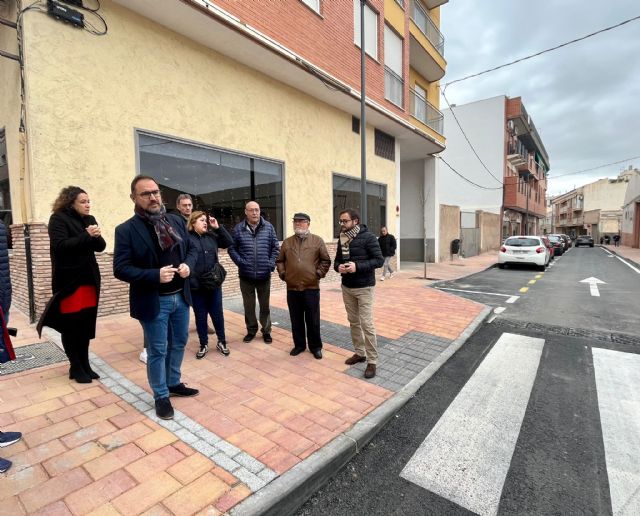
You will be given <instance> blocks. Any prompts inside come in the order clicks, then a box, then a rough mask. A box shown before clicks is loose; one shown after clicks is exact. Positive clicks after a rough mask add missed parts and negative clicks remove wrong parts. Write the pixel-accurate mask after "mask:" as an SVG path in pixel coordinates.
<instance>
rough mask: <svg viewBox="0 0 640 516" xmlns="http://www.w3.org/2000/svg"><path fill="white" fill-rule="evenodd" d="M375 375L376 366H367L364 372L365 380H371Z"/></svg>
mask: <svg viewBox="0 0 640 516" xmlns="http://www.w3.org/2000/svg"><path fill="white" fill-rule="evenodd" d="M375 375H376V365H375V364H367V368H366V369H365V370H364V377H365V378H373V377H374V376H375Z"/></svg>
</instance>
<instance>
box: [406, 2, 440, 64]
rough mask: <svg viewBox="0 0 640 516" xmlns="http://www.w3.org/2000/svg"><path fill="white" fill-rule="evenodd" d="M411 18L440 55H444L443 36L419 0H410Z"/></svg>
mask: <svg viewBox="0 0 640 516" xmlns="http://www.w3.org/2000/svg"><path fill="white" fill-rule="evenodd" d="M411 19H412V20H413V21H414V23H415V24H416V25H417V26H418V28H419V29H420V31H421V32H422V33H423V34H424V35H425V36H426V38H427V39H428V40H429V41H430V42H431V44H432V45H433V46H434V47H435V49H436V50H437V51H438V52H439V53H440V55H441V56H442V57H444V36H443V35H442V33H441V32H440V30H439V29H438V27H436V24H435V23H433V20H432V19H431V17H430V16H429V14H428V13H427V11H426V10H425V8H424V7H423V6H422V4H421V3H420V0H412V2H411Z"/></svg>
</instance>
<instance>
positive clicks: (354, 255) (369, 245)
mask: <svg viewBox="0 0 640 516" xmlns="http://www.w3.org/2000/svg"><path fill="white" fill-rule="evenodd" d="M346 262H354V263H355V264H356V272H353V273H350V274H342V284H343V285H344V286H345V287H348V288H363V287H373V286H375V284H376V269H378V268H380V267H382V265H383V264H384V258H383V256H382V252H381V251H380V245H379V244H378V239H377V238H376V237H375V235H374V234H373V233H371V232H369V230H368V229H367V226H365V225H363V224H361V225H360V232H359V233H358V234H357V235H356V237H355V238H354V239H353V240H352V241H351V242H350V243H349V258H347V259H345V258H343V257H342V246H340V241H339V240H338V251H337V252H336V259H335V261H334V262H333V268H334V270H335V271H336V272H338V266H339V265H340V264H343V263H346Z"/></svg>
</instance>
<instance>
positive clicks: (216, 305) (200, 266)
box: [188, 211, 233, 358]
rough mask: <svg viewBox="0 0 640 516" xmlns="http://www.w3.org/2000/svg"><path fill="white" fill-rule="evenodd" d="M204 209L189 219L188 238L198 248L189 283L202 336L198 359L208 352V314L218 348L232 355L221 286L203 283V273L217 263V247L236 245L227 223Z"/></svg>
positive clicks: (197, 324)
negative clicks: (220, 222) (221, 222)
mask: <svg viewBox="0 0 640 516" xmlns="http://www.w3.org/2000/svg"><path fill="white" fill-rule="evenodd" d="M208 222H209V225H210V226H211V229H212V230H213V231H211V230H209V227H208V226H207V215H206V213H204V212H202V211H196V212H194V213H193V214H192V215H191V217H190V218H189V225H188V230H189V238H190V239H191V245H192V246H193V247H195V248H196V249H197V250H198V260H197V261H196V266H195V270H193V271H191V276H189V283H190V287H191V300H192V301H193V313H194V314H195V316H196V330H197V332H198V338H199V339H200V349H199V350H198V352H197V353H196V358H204V356H205V355H206V354H207V351H209V336H208V335H207V317H209V316H210V317H211V320H212V321H213V327H214V328H215V329H216V335H217V336H218V344H217V346H216V348H217V349H218V351H220V353H222V354H223V355H225V356H226V355H229V348H228V347H227V340H226V337H225V334H224V315H223V311H222V287H221V286H220V287H218V288H214V289H211V290H209V289H207V288H205V287H204V285H202V284H201V283H200V280H199V278H200V276H201V275H202V274H204V273H205V272H206V271H209V270H211V269H212V268H213V266H214V265H215V264H216V263H218V248H222V249H226V248H227V247H229V246H230V245H233V238H231V235H230V234H229V232H228V231H227V230H226V229H225V227H224V226H221V225H220V224H218V221H217V220H216V219H215V218H214V217H209V220H208Z"/></svg>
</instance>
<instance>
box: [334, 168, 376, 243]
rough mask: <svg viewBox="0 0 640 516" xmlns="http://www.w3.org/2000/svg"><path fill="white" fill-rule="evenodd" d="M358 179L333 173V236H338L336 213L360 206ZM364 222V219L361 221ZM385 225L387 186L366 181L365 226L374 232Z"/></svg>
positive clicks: (358, 208)
mask: <svg viewBox="0 0 640 516" xmlns="http://www.w3.org/2000/svg"><path fill="white" fill-rule="evenodd" d="M360 206H361V205H360V180H359V179H354V178H352V177H346V176H341V175H338V174H334V175H333V238H338V235H339V234H340V225H339V224H338V214H339V213H340V212H341V211H342V210H345V209H347V208H352V209H354V210H357V211H358V212H359V213H360V215H362V209H361V208H360ZM361 222H364V221H361ZM386 225H387V187H386V185H381V184H379V183H372V182H370V181H367V226H368V227H369V230H370V231H371V232H372V233H373V234H374V235H377V234H378V230H379V229H380V228H381V227H382V226H386Z"/></svg>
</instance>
